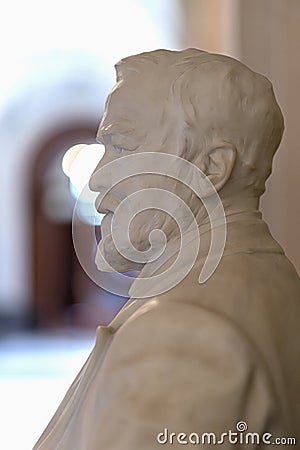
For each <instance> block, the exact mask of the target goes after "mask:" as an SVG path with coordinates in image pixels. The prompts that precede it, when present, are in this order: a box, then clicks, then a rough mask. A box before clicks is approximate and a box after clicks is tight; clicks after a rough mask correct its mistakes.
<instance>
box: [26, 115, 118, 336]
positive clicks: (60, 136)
mask: <svg viewBox="0 0 300 450" xmlns="http://www.w3.org/2000/svg"><path fill="white" fill-rule="evenodd" d="M97 125H98V124H95V123H86V124H84V123H76V124H73V125H71V126H69V127H67V128H64V129H59V130H56V131H55V132H54V133H52V134H51V136H48V138H47V139H45V140H44V142H42V143H41V145H40V146H39V148H37V150H36V152H35V159H34V162H33V170H32V181H31V183H32V185H31V197H32V217H33V221H32V242H33V248H32V252H33V267H32V284H33V305H32V307H33V315H34V321H35V323H36V324H37V325H38V326H40V327H45V326H47V327H62V326H66V325H76V326H88V327H96V326H97V325H104V324H106V323H108V322H109V321H110V320H111V319H112V317H113V316H114V315H115V314H116V313H117V311H118V310H119V309H120V307H122V305H123V304H124V302H125V299H124V298H120V297H116V296H112V295H108V294H107V293H106V292H105V291H103V290H102V289H100V288H99V287H98V286H96V285H95V284H94V283H93V282H92V281H91V280H90V279H89V278H88V276H87V275H86V274H85V272H84V271H83V270H82V268H81V266H80V264H79V262H78V260H77V257H76V254H75V251H74V249H73V242H72V231H71V219H72V209H73V206H74V200H72V197H71V195H70V192H69V189H68V180H67V178H66V177H65V175H64V174H63V172H62V170H61V160H62V157H63V154H64V152H65V151H66V149H67V148H69V147H70V146H72V145H74V144H76V143H80V142H84V143H94V142H95V136H96V130H97Z"/></svg>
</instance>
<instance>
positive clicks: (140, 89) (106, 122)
mask: <svg viewBox="0 0 300 450" xmlns="http://www.w3.org/2000/svg"><path fill="white" fill-rule="evenodd" d="M139 81H140V82H139ZM139 81H137V80H133V79H131V80H126V81H124V80H122V81H119V82H118V83H117V84H116V85H115V87H114V88H113V89H112V91H111V92H110V94H109V95H108V97H107V101H106V106H105V112H104V116H103V119H102V121H101V124H100V127H99V132H98V136H97V137H98V138H99V139H100V140H101V138H102V137H103V136H105V135H114V134H128V133H131V134H134V135H136V137H137V138H138V136H139V135H141V134H145V133H147V131H148V130H149V131H150V130H151V129H154V128H157V126H158V123H159V119H158V118H159V116H161V111H162V105H161V102H160V101H159V98H158V96H157V95H154V94H155V89H153V88H152V87H151V86H150V85H149V84H148V85H147V84H145V83H143V81H142V80H139Z"/></svg>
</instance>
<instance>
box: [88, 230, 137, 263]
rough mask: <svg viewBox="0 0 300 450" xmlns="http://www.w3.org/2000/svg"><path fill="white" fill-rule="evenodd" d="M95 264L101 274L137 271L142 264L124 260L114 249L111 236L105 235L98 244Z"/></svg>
mask: <svg viewBox="0 0 300 450" xmlns="http://www.w3.org/2000/svg"><path fill="white" fill-rule="evenodd" d="M95 263H96V266H97V268H98V270H100V271H101V272H129V271H132V270H133V271H136V270H137V271H139V270H141V269H142V267H143V266H144V264H141V263H137V262H135V261H131V260H130V259H127V258H124V256H122V255H121V254H120V253H119V252H118V251H117V249H116V247H115V245H114V242H113V239H112V236H111V235H107V236H106V237H105V238H103V239H101V241H100V242H99V244H98V247H97V252H96V257H95Z"/></svg>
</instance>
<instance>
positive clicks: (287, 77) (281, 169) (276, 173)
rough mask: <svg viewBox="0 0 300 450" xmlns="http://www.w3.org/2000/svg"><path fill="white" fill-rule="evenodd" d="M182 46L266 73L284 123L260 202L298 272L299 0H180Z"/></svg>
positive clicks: (271, 226)
mask: <svg viewBox="0 0 300 450" xmlns="http://www.w3.org/2000/svg"><path fill="white" fill-rule="evenodd" d="M181 6H182V14H183V18H184V21H185V27H184V29H185V33H184V36H183V38H184V39H183V40H184V46H185V47H190V46H191V47H198V48H203V49H204V50H208V51H212V52H220V53H225V54H228V55H231V56H234V57H237V58H238V59H240V60H241V61H242V62H244V63H246V64H247V65H249V66H250V67H251V68H253V69H254V70H256V71H258V72H261V73H263V74H264V75H266V76H267V77H268V78H270V79H271V81H272V83H273V85H274V90H275V93H276V97H277V99H278V102H279V104H280V106H281V108H282V111H283V114H284V117H285V123H286V129H285V133H284V139H283V141H282V144H281V145H280V148H279V151H278V152H277V155H276V157H275V159H274V165H273V174H272V176H271V178H270V179H269V181H268V183H267V190H266V193H265V194H264V196H263V197H262V201H261V207H262V210H263V214H264V218H265V220H266V221H267V222H268V224H269V225H270V229H271V232H272V234H273V235H274V237H275V238H276V239H277V240H278V241H279V242H280V244H281V245H282V246H283V248H284V250H285V252H286V254H287V255H288V257H289V258H290V259H291V260H292V262H293V263H294V264H295V266H296V267H297V269H298V272H299V273H300V240H299V237H298V233H299V230H300V201H299V193H300V192H299V191H300V189H299V179H300V177H299V174H300V148H299V147H300V144H299V139H298V136H297V134H298V128H299V112H298V105H299V101H300V90H299V80H300V27H299V24H300V2H299V0H288V1H286V0H263V1H262V0H210V1H208V0H189V1H187V2H186V1H184V0H182V3H181Z"/></svg>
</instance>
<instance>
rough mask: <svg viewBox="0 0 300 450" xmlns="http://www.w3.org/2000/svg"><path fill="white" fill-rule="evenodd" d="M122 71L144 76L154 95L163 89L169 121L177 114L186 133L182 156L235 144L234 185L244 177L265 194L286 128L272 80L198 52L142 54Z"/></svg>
mask: <svg viewBox="0 0 300 450" xmlns="http://www.w3.org/2000/svg"><path fill="white" fill-rule="evenodd" d="M116 71H117V81H120V80H123V79H126V78H127V77H138V78H139V79H140V81H141V84H142V86H144V87H147V91H148V92H149V95H151V89H154V88H155V89H156V90H157V89H160V91H161V95H160V96H158V98H159V101H160V102H164V105H163V110H164V111H165V112H166V114H165V115H164V116H165V120H168V116H170V115H171V116H172V119H174V115H175V113H174V110H176V114H177V119H178V122H177V123H176V126H180V127H181V129H182V135H183V137H184V139H183V140H182V148H181V149H180V153H179V154H180V155H181V156H184V157H185V158H187V159H189V160H190V161H194V160H195V159H196V158H197V155H198V154H199V152H206V151H208V150H209V149H211V148H213V147H214V146H219V147H220V146H222V144H228V143H229V144H231V145H232V146H234V147H235V149H236V152H237V160H236V164H235V168H234V170H233V172H232V175H231V181H232V180H235V181H236V179H237V178H238V179H239V180H240V181H239V182H240V183H241V184H243V185H244V186H245V185H246V186H248V187H251V188H252V189H253V190H254V191H255V192H256V193H257V194H258V195H260V194H262V193H263V191H264V190H265V181H266V179H267V178H268V176H269V175H270V173H271V169H272V159H273V156H274V153H275V151H276V149H277V148H278V146H279V144H280V141H281V139H282V134H283V129H284V120H283V116H282V113H281V110H280V107H279V105H278V103H277V102H276V99H275V95H274V92H273V88H272V84H271V83H270V81H269V80H268V79H267V78H266V77H264V76H263V75H260V74H258V73H256V72H254V71H252V70H251V69H249V68H248V67H247V66H245V65H244V64H242V63H240V62H239V61H237V60H235V59H233V58H230V57H228V56H224V55H218V54H212V53H207V52H204V51H201V50H197V49H186V50H183V51H178V52H177V51H170V50H156V51H153V52H148V53H141V54H139V55H135V56H130V57H128V58H125V59H123V60H121V61H120V62H119V63H118V64H117V65H116ZM153 79H157V86H155V87H154V86H153ZM224 147H225V145H224ZM229 181H230V180H229Z"/></svg>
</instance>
